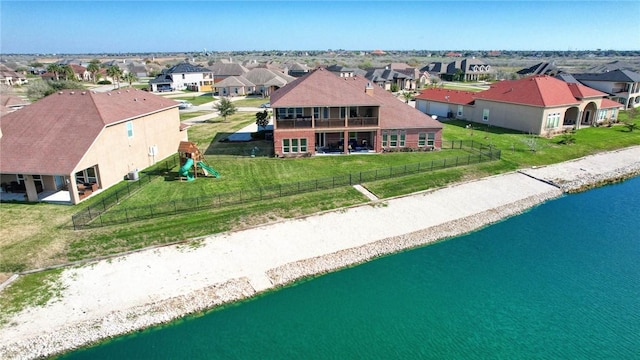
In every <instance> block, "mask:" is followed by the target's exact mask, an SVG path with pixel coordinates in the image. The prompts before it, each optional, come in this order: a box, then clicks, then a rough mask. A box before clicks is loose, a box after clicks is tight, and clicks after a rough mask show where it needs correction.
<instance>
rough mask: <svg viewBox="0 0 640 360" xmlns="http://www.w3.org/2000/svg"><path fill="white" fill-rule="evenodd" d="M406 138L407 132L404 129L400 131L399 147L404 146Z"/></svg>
mask: <svg viewBox="0 0 640 360" xmlns="http://www.w3.org/2000/svg"><path fill="white" fill-rule="evenodd" d="M406 138H407V134H406V133H405V132H404V131H400V147H404V142H405V140H406Z"/></svg>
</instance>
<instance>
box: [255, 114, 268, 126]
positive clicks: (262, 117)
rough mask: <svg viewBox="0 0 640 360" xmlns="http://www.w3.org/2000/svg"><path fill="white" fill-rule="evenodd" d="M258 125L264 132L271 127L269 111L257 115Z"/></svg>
mask: <svg viewBox="0 0 640 360" xmlns="http://www.w3.org/2000/svg"><path fill="white" fill-rule="evenodd" d="M256 125H258V128H262V129H263V130H264V129H266V128H267V125H269V112H268V111H267V110H265V111H263V112H257V113H256Z"/></svg>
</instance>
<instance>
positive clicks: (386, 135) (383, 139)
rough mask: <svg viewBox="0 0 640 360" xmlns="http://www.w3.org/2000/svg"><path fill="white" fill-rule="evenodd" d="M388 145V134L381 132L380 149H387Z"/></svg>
mask: <svg viewBox="0 0 640 360" xmlns="http://www.w3.org/2000/svg"><path fill="white" fill-rule="evenodd" d="M388 143H389V133H388V132H386V131H383V132H382V147H383V148H384V147H387V144H388Z"/></svg>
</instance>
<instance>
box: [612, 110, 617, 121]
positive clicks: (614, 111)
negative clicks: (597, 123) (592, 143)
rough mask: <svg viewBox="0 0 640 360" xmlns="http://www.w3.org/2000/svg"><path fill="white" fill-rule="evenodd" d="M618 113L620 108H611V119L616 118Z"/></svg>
mask: <svg viewBox="0 0 640 360" xmlns="http://www.w3.org/2000/svg"><path fill="white" fill-rule="evenodd" d="M616 115H618V109H611V120H613V119H615V118H616Z"/></svg>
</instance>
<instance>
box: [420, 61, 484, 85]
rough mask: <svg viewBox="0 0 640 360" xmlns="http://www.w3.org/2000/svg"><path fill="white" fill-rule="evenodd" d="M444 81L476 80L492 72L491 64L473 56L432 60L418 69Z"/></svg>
mask: <svg viewBox="0 0 640 360" xmlns="http://www.w3.org/2000/svg"><path fill="white" fill-rule="evenodd" d="M420 71H426V72H428V73H430V74H432V75H435V76H437V77H439V78H441V79H443V80H446V81H478V80H483V78H486V77H488V76H491V75H492V74H493V70H492V68H491V65H488V64H485V63H484V62H483V61H481V60H479V59H475V58H468V59H464V60H456V61H452V62H448V63H447V62H440V61H438V62H432V63H429V64H428V65H427V66H425V67H423V68H422V69H420Z"/></svg>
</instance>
